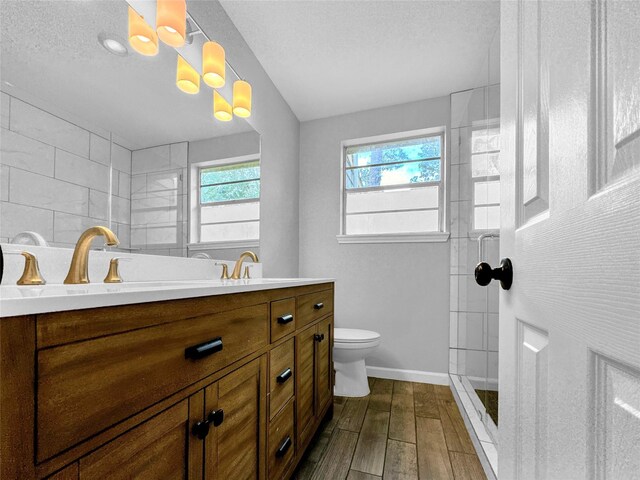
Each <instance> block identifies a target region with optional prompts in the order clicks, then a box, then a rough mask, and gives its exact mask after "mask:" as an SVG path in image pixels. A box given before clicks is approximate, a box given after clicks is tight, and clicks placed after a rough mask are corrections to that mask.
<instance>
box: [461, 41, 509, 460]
mask: <svg viewBox="0 0 640 480" xmlns="http://www.w3.org/2000/svg"><path fill="white" fill-rule="evenodd" d="M499 40H500V35H499V32H496V34H495V36H494V39H493V42H492V45H491V48H490V49H489V51H488V52H487V53H486V58H484V59H483V67H482V71H481V72H480V74H479V76H478V81H477V85H478V87H477V88H474V89H470V90H465V91H462V92H456V93H453V94H452V95H451V155H450V158H451V170H450V171H451V175H450V179H451V180H450V181H451V183H450V206H451V209H450V212H451V215H450V231H451V271H450V273H451V277H450V278H451V282H450V291H451V301H450V345H449V346H450V349H449V373H450V376H451V383H452V387H453V389H454V393H455V395H456V397H457V399H458V400H459V403H460V404H461V405H462V407H463V410H464V412H465V417H466V418H467V420H468V421H469V423H470V424H471V426H472V428H473V431H474V432H475V436H476V438H477V440H478V441H479V442H480V444H479V446H481V447H482V451H484V453H485V458H484V459H483V458H482V455H481V460H483V463H484V464H485V466H486V465H489V466H490V470H489V472H490V471H491V470H493V472H497V453H496V451H497V450H496V443H497V439H498V435H497V434H498V423H499V422H498V412H499V386H498V284H497V282H492V283H491V284H490V285H489V286H488V287H480V286H479V285H477V284H476V282H475V278H474V269H475V267H476V265H477V264H478V263H479V262H482V261H484V262H487V263H489V264H490V265H497V264H498V263H499V262H500V257H499V250H500V171H499V154H500V85H499V81H500V70H499V68H500V52H499Z"/></svg>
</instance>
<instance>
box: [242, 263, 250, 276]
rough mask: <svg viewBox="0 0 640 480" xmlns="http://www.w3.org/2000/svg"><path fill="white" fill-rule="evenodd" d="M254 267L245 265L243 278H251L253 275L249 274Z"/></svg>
mask: <svg viewBox="0 0 640 480" xmlns="http://www.w3.org/2000/svg"><path fill="white" fill-rule="evenodd" d="M251 267H253V265H245V267H244V275H242V278H249V279H250V278H251V275H249V269H250V268H251Z"/></svg>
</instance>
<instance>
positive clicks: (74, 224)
mask: <svg viewBox="0 0 640 480" xmlns="http://www.w3.org/2000/svg"><path fill="white" fill-rule="evenodd" d="M95 225H104V226H107V222H106V221H104V220H102V221H101V220H96V219H95V218H90V217H86V216H80V215H70V214H68V213H63V212H55V235H54V241H55V242H56V243H57V244H64V245H75V243H76V242H77V241H78V232H82V231H84V230H86V229H87V228H89V227H93V226H95ZM101 241H102V242H104V239H102V240H101Z"/></svg>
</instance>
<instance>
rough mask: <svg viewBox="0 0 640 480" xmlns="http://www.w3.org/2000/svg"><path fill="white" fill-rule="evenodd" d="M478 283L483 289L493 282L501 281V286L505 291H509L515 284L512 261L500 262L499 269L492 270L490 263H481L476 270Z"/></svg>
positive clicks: (503, 260) (506, 259)
mask: <svg viewBox="0 0 640 480" xmlns="http://www.w3.org/2000/svg"><path fill="white" fill-rule="evenodd" d="M475 277H476V283H477V284H478V285H480V286H482V287H486V286H487V285H489V284H490V283H491V280H500V286H501V287H502V289H503V290H509V289H510V288H511V284H512V283H513V266H512V265H511V260H509V259H508V258H503V259H502V260H500V266H499V267H498V268H491V265H489V264H488V263H485V262H482V263H479V264H478V266H477V267H476V270H475Z"/></svg>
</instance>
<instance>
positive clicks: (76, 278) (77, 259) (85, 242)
mask: <svg viewBox="0 0 640 480" xmlns="http://www.w3.org/2000/svg"><path fill="white" fill-rule="evenodd" d="M96 237H104V238H105V244H106V245H108V246H110V247H115V246H117V245H118V244H119V243H120V241H119V240H118V237H116V234H115V233H113V232H112V231H111V230H109V229H108V228H107V227H102V226H97V227H91V228H89V229H87V230H85V231H84V232H83V233H82V235H80V238H79V239H78V243H76V248H75V249H74V250H73V257H72V259H71V266H70V267H69V273H68V274H67V278H65V279H64V283H66V284H78V283H89V249H90V247H91V242H92V241H93V239H94V238H96Z"/></svg>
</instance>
